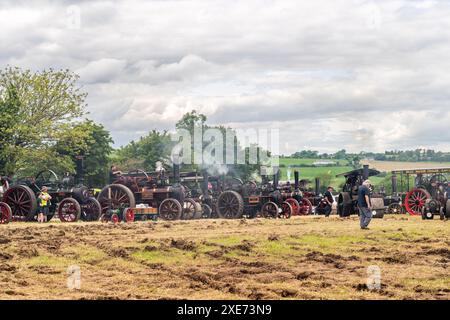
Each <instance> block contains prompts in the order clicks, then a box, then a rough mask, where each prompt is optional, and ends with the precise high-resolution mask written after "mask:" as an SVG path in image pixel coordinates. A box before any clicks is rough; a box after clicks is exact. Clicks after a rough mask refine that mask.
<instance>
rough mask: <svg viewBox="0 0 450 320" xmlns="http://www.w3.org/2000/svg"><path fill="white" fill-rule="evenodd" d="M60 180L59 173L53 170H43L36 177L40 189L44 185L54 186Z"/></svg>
mask: <svg viewBox="0 0 450 320" xmlns="http://www.w3.org/2000/svg"><path fill="white" fill-rule="evenodd" d="M58 181H59V178H58V175H57V174H56V173H55V172H54V171H52V170H44V171H41V172H39V173H38V174H37V175H36V177H35V184H36V186H38V187H39V189H40V188H42V187H43V186H47V187H48V186H54V185H56V184H57V183H58Z"/></svg>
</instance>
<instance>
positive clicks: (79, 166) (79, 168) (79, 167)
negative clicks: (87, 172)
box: [75, 155, 84, 185]
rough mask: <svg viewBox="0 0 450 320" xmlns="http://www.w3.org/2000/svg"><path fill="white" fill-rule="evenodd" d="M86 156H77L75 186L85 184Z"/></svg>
mask: <svg viewBox="0 0 450 320" xmlns="http://www.w3.org/2000/svg"><path fill="white" fill-rule="evenodd" d="M83 159H84V156H81V155H79V156H75V165H76V174H75V184H77V185H82V184H83V183H84V163H83Z"/></svg>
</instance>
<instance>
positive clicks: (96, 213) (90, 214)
mask: <svg viewBox="0 0 450 320" xmlns="http://www.w3.org/2000/svg"><path fill="white" fill-rule="evenodd" d="M101 213H102V207H101V205H100V202H98V200H97V199H95V198H88V199H87V200H86V201H85V202H84V203H83V204H82V205H81V219H82V220H83V221H98V219H99V218H100V215H101Z"/></svg>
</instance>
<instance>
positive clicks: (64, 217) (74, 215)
mask: <svg viewBox="0 0 450 320" xmlns="http://www.w3.org/2000/svg"><path fill="white" fill-rule="evenodd" d="M57 211H58V216H59V220H61V222H76V221H78V220H79V219H80V216H81V206H80V204H79V203H78V201H77V200H75V199H73V198H66V199H63V200H62V201H61V202H60V203H59V205H58V209H57Z"/></svg>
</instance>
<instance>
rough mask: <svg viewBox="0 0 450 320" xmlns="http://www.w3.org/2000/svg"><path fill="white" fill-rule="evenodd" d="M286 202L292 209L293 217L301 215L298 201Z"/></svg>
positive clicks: (289, 199)
mask: <svg viewBox="0 0 450 320" xmlns="http://www.w3.org/2000/svg"><path fill="white" fill-rule="evenodd" d="M286 202H287V203H289V204H290V205H291V207H292V215H293V216H298V215H299V214H300V204H299V203H298V201H297V200H296V199H294V198H288V199H286Z"/></svg>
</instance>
